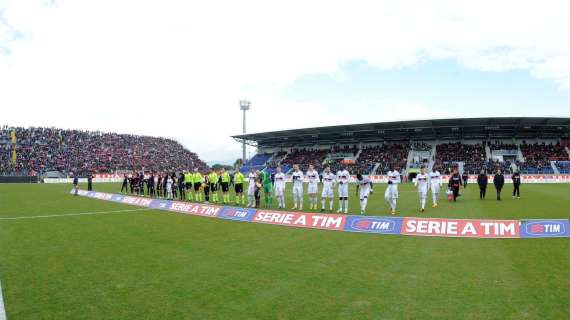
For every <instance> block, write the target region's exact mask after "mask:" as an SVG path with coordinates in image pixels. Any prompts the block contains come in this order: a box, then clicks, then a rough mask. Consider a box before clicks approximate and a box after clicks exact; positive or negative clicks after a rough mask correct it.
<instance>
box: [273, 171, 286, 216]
mask: <svg viewBox="0 0 570 320" xmlns="http://www.w3.org/2000/svg"><path fill="white" fill-rule="evenodd" d="M273 179H274V180H275V197H277V207H278V208H279V209H285V183H286V182H285V174H284V173H283V172H281V166H278V167H277V169H276V170H275V176H274V177H273Z"/></svg>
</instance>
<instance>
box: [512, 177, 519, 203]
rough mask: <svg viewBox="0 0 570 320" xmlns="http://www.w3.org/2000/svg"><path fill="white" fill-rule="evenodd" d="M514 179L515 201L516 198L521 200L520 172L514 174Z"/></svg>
mask: <svg viewBox="0 0 570 320" xmlns="http://www.w3.org/2000/svg"><path fill="white" fill-rule="evenodd" d="M512 179H513V187H514V189H513V199H515V196H516V198H517V199H520V198H521V190H520V188H521V174H520V173H519V172H518V171H516V172H515V173H513V176H512Z"/></svg>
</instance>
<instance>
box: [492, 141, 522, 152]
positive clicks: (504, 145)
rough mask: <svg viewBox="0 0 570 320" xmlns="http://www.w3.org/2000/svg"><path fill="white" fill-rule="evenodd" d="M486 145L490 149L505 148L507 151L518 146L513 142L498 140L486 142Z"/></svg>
mask: <svg viewBox="0 0 570 320" xmlns="http://www.w3.org/2000/svg"><path fill="white" fill-rule="evenodd" d="M487 145H488V146H489V148H490V149H491V150H507V151H514V150H517V149H518V147H517V145H516V144H514V143H503V142H500V141H495V142H488V143H487Z"/></svg>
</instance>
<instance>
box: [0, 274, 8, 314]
mask: <svg viewBox="0 0 570 320" xmlns="http://www.w3.org/2000/svg"><path fill="white" fill-rule="evenodd" d="M6 319H7V318H6V308H4V296H3V295H2V282H0V320H6Z"/></svg>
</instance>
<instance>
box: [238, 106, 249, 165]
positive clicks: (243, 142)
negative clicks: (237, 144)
mask: <svg viewBox="0 0 570 320" xmlns="http://www.w3.org/2000/svg"><path fill="white" fill-rule="evenodd" d="M250 107H251V101H248V100H245V99H244V100H240V101H239V109H240V110H242V111H243V134H245V112H246V111H247V110H249V108H250ZM242 149H243V157H242V165H243V164H245V157H246V154H245V139H243V140H242Z"/></svg>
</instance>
